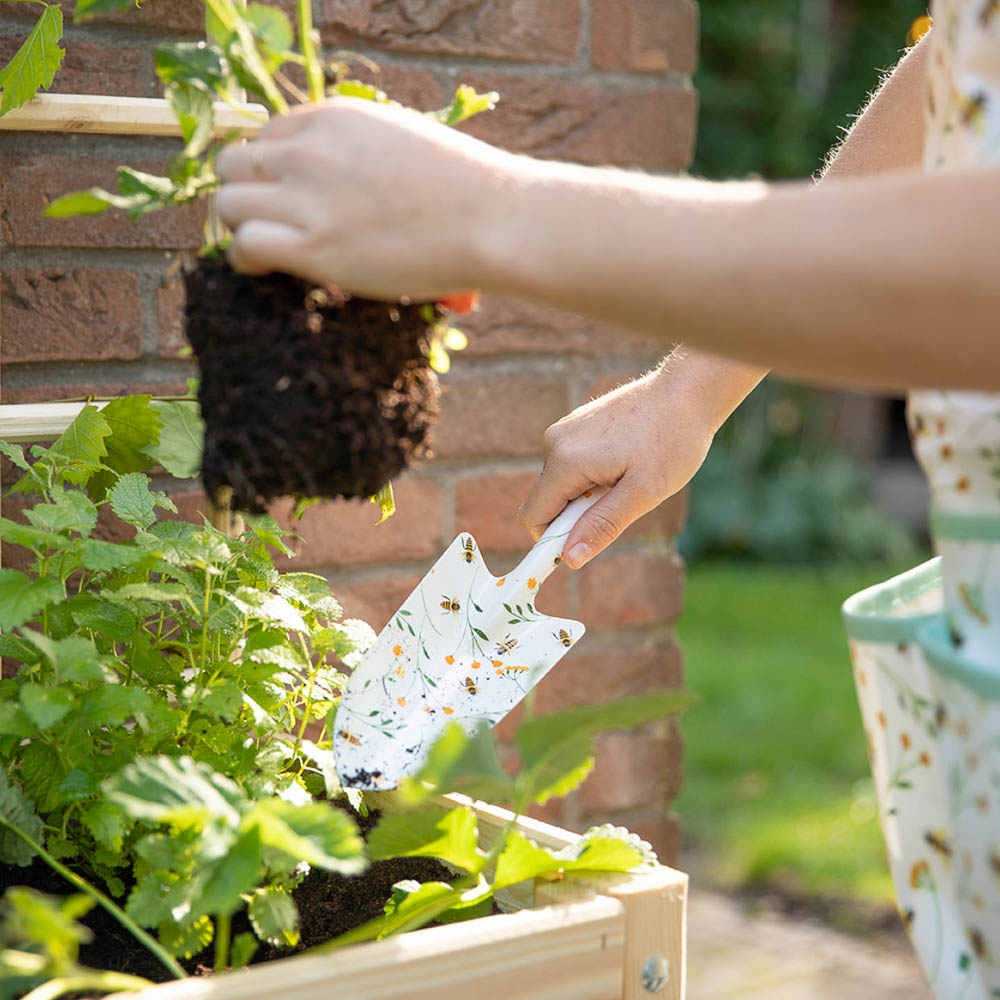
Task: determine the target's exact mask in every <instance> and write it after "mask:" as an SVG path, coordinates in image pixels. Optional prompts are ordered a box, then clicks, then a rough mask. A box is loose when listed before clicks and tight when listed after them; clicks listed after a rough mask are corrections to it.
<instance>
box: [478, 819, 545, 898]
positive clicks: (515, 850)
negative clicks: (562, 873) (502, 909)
mask: <svg viewBox="0 0 1000 1000" xmlns="http://www.w3.org/2000/svg"><path fill="white" fill-rule="evenodd" d="M558 868H559V864H558V862H557V861H556V859H555V858H554V857H553V855H552V853H551V852H550V851H547V850H546V849H545V848H543V847H539V846H538V845H537V844H533V843H532V842H531V841H530V840H528V838H527V837H525V836H524V835H523V834H521V833H518V832H517V831H516V830H514V831H512V832H511V833H510V835H509V836H508V837H507V843H506V845H505V846H504V849H503V850H502V851H501V852H500V857H499V858H497V867H496V874H495V875H494V877H493V890H494V892H495V891H496V890H497V889H503V888H505V887H506V886H508V885H514V884H515V883H517V882H523V881H525V880H526V879H530V878H535V877H536V876H538V875H541V874H542V873H543V872H548V871H554V870H557V869H558Z"/></svg>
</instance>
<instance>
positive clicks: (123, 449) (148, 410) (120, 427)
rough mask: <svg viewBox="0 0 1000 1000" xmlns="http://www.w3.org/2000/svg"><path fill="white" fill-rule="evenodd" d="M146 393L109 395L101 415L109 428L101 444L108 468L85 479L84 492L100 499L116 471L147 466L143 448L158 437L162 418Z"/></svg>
mask: <svg viewBox="0 0 1000 1000" xmlns="http://www.w3.org/2000/svg"><path fill="white" fill-rule="evenodd" d="M150 398H151V397H149V396H148V395H136V396H120V397H119V398H118V399H112V400H111V402H109V403H108V404H107V405H106V406H105V407H104V409H103V410H101V416H102V417H103V418H104V421H105V423H107V425H108V426H109V427H110V428H111V434H110V435H109V436H108V437H107V439H106V440H105V442H104V444H105V447H106V448H107V454H106V456H105V458H104V460H103V464H104V465H106V466H107V467H108V469H109V470H111V471H110V472H99V473H97V474H96V475H95V476H93V477H92V478H91V480H90V482H88V483H87V492H88V493H89V494H90V495H91V496H92V497H93V498H94V499H95V500H103V499H104V498H105V497H106V495H107V492H108V490H110V489H111V487H112V486H114V484H115V479H116V477H115V475H113V473H118V474H119V475H120V474H122V473H125V472H142V471H143V470H144V469H147V468H148V467H149V464H150V462H149V457H148V456H147V455H146V453H145V449H146V448H148V447H150V446H152V445H155V444H156V442H157V441H158V440H159V438H160V427H161V423H162V422H161V420H160V416H159V414H158V413H157V412H156V411H155V410H154V409H153V408H152V406H150Z"/></svg>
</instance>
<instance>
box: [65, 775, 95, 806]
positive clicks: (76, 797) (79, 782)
mask: <svg viewBox="0 0 1000 1000" xmlns="http://www.w3.org/2000/svg"><path fill="white" fill-rule="evenodd" d="M99 791H100V786H99V785H98V784H97V779H96V778H95V777H94V775H93V774H92V773H91V772H90V771H84V770H82V769H81V768H79V767H74V768H73V770H72V771H70V772H69V774H67V775H66V777H65V778H63V780H62V781H61V782H60V783H59V801H60V802H82V801H84V800H85V799H90V798H93V797H94V796H95V795H97V794H98V792H99Z"/></svg>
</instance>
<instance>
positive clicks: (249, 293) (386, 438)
mask: <svg viewBox="0 0 1000 1000" xmlns="http://www.w3.org/2000/svg"><path fill="white" fill-rule="evenodd" d="M130 5H131V0H100V2H99V3H98V4H97V5H96V7H94V9H95V10H110V9H116V8H125V7H128V6H130ZM205 7H206V25H207V40H206V41H204V42H197V43H187V42H186V43H175V44H170V45H164V46H161V47H159V48H158V49H157V50H156V58H155V64H156V71H157V73H158V74H159V76H160V78H161V80H162V82H163V84H164V87H165V92H166V96H167V99H168V100H169V101H170V103H171V105H172V107H173V109H174V111H175V112H176V115H177V118H178V121H179V123H180V127H181V132H182V136H183V140H184V148H183V150H182V151H181V152H180V153H178V155H177V156H176V157H174V159H173V160H172V162H171V163H170V165H169V168H168V170H167V172H166V174H165V175H164V176H156V175H152V174H149V173H146V172H143V171H138V170H135V169H133V168H131V167H125V166H123V167H121V168H120V169H119V173H118V191H117V192H108V191H104V190H100V189H92V190H89V191H81V192H75V193H73V194H69V195H67V196H65V197H63V198H60V199H58V200H57V201H55V202H54V203H53V204H51V205H50V206H49V207H48V209H47V214H49V215H50V216H54V217H65V216H70V215H79V214H94V213H99V212H103V211H105V210H107V209H108V208H117V209H123V210H125V211H126V212H127V213H128V214H129V215H130V216H131V217H132V218H138V217H140V216H142V215H144V214H146V213H147V212H151V211H154V210H158V209H163V208H167V207H169V206H172V205H177V204H182V203H185V202H190V201H195V200H198V199H200V198H202V197H204V196H206V195H208V194H210V193H211V192H212V191H214V190H215V188H216V187H217V184H218V181H217V178H216V175H215V169H214V163H215V159H216V155H217V153H218V151H219V149H220V148H222V147H223V146H224V145H225V144H226V143H227V142H231V141H234V139H235V134H230V135H225V136H222V137H220V138H216V136H215V131H216V130H215V123H214V116H213V102H214V101H224V102H226V103H228V104H231V105H234V106H237V107H243V106H244V103H243V102H244V101H245V99H246V98H249V99H250V100H252V101H259V102H260V103H261V104H262V105H264V106H265V107H266V108H267V110H268V111H269V112H270V114H272V115H281V114H285V113H287V112H288V111H289V110H290V107H291V106H294V105H295V104H296V103H300V102H317V101H322V100H325V99H326V98H327V97H330V96H336V95H346V96H351V97H355V98H364V99H368V100H372V101H380V102H388V100H389V99H388V98H387V97H386V95H385V94H384V93H382V92H381V91H379V90H378V89H377V88H376V87H374V86H372V85H369V84H364V83H361V82H358V81H356V80H352V79H349V78H347V76H346V74H347V67H346V66H345V65H344V64H343V63H342V62H340V61H338V60H336V59H334V60H325V59H324V58H323V57H322V56H321V54H320V52H319V47H318V41H317V38H316V36H315V32H314V30H313V26H312V9H311V5H310V3H309V2H307V0H302V2H300V3H299V4H298V30H297V32H296V31H295V28H294V27H293V24H292V22H291V21H290V19H289V18H288V17H287V16H286V15H285V13H284V12H283V11H281V10H280V9H277V8H275V7H271V6H268V5H266V4H259V3H251V4H249V5H248V6H246V7H242V6H240V5H238V4H237V3H235V2H234V0H205ZM495 97H496V95H495V94H486V95H480V94H477V93H475V91H473V90H472V89H471V88H469V87H460V88H458V90H457V92H456V94H455V97H454V100H453V101H452V102H451V104H450V105H449V106H448V107H446V108H444V109H441V110H440V111H437V112H434V113H433V115H434V117H435V118H437V119H438V120H439V121H441V122H443V123H445V124H449V125H454V124H458V123H459V122H461V121H463V120H465V119H466V118H468V117H469V116H471V115H473V114H476V113H478V112H480V111H483V110H485V109H487V108H489V107H491V106H492V102H493V100H494V99H495ZM248 113H250V112H248ZM416 113H417V112H414V114H416ZM207 235H208V244H207V246H206V247H205V250H204V252H203V254H202V256H201V259H200V260H199V261H198V262H197V264H196V265H195V266H194V267H191V268H189V269H187V271H186V274H185V284H186V291H187V306H186V313H185V321H186V331H187V335H188V339H189V340H190V342H191V344H192V346H193V348H194V352H195V354H196V356H197V358H198V362H199V366H200V379H199V386H200V388H199V399H200V403H201V409H202V414H203V416H204V419H205V422H206V427H207V430H206V437H205V453H204V458H203V479H204V481H205V485H206V488H207V490H208V492H209V495H210V496H212V497H213V498H214V499H218V498H219V497H220V496H225V497H227V498H231V500H232V503H233V504H234V505H235V506H236V507H238V508H242V509H251V510H261V509H263V507H264V505H265V504H266V503H267V501H269V500H271V499H272V498H274V497H276V496H281V495H286V494H292V495H298V496H345V497H365V496H372V495H378V496H380V498H381V501H382V504H383V510H384V512H386V513H387V512H388V511H390V510H391V494H390V493H389V491H388V484H389V483H390V482H391V480H392V479H393V478H394V477H395V476H396V475H398V474H399V473H400V472H401V471H402V470H403V469H405V468H406V467H407V466H409V465H410V464H412V463H414V462H417V461H420V460H421V459H424V458H426V457H428V456H429V454H430V434H431V427H432V425H433V423H434V421H435V419H436V417H437V413H438V385H437V379H436V374H435V370H442V369H444V368H446V367H447V350H446V348H447V347H451V348H456V347H461V346H463V344H464V338H463V337H462V335H461V334H460V333H459V332H458V331H456V330H453V329H452V328H451V327H450V325H449V323H448V321H447V318H448V315H449V314H450V312H451V311H453V310H456V309H468V308H471V307H472V304H473V299H472V298H470V296H456V297H453V298H452V299H450V300H448V301H444V302H439V303H415V302H409V301H407V302H377V301H372V300H367V299H363V298H359V297H352V296H350V295H347V294H344V293H343V292H342V291H341V290H340V289H337V288H335V287H325V288H319V287H316V286H312V285H309V284H308V283H306V282H304V281H301V280H299V279H297V278H293V277H290V276H288V275H284V274H271V275H267V276H264V277H246V276H242V275H238V274H236V273H234V272H233V271H232V270H231V269H230V268H229V267H228V265H227V264H226V262H225V259H224V256H223V254H222V253H221V250H223V249H224V247H225V244H226V239H227V236H226V234H225V233H224V232H222V231H221V230H220V229H219V228H218V227H209V229H208V234H207Z"/></svg>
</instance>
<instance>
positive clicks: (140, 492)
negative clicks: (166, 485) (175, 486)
mask: <svg viewBox="0 0 1000 1000" xmlns="http://www.w3.org/2000/svg"><path fill="white" fill-rule="evenodd" d="M108 500H109V501H110V502H111V509H112V510H113V511H114V512H115V513H116V514H117V515H118V516H119V517H120V518H121V519H122V520H123V521H125V522H126V523H127V524H131V525H134V526H135V527H136V528H148V527H149V526H150V525H151V524H152V523H153V522H154V521H155V520H156V514H155V513H154V509H155V508H156V507H163V508H165V509H166V510H171V511H173V512H174V513H177V508H176V507H175V506H174V504H173V503H172V501H171V500H170V499H169V498H168V497H167V495H166V493H161V492H158V491H156V492H154V491H153V490H150V488H149V476H146V475H144V474H143V473H141V472H128V473H126V474H125V475H124V476H120V477H119V478H118V482H117V483H115V485H114V486H113V487H112V489H111V491H110V492H109V493H108Z"/></svg>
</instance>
